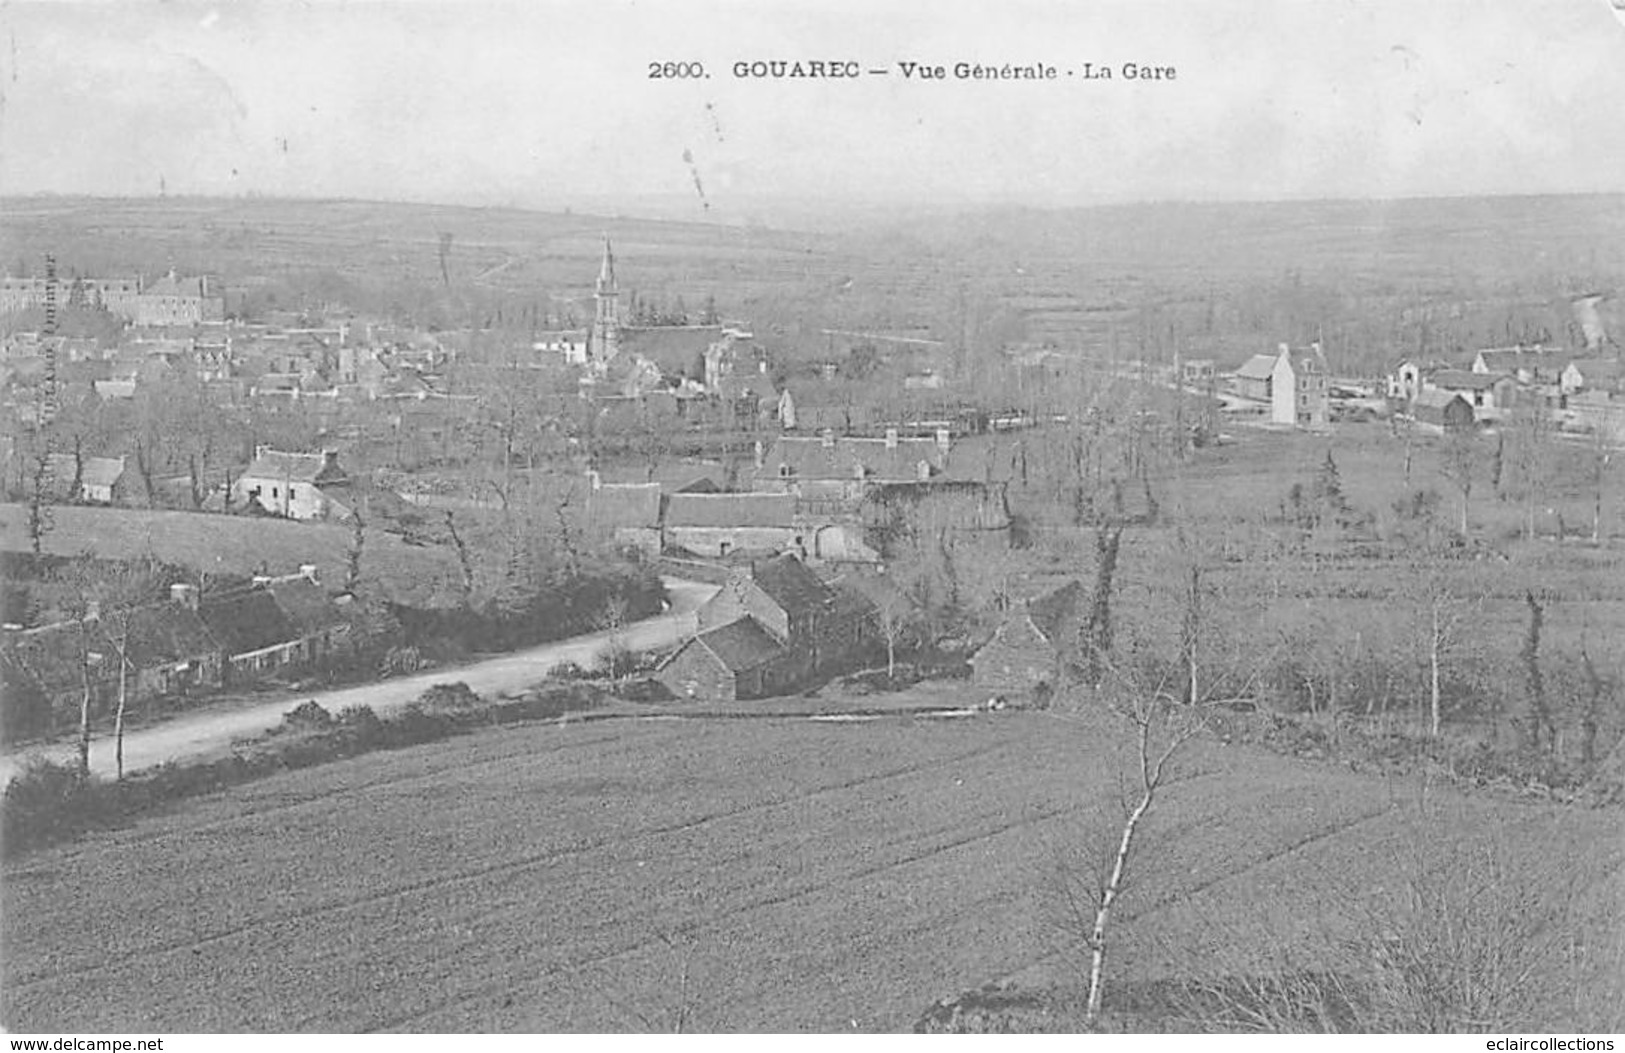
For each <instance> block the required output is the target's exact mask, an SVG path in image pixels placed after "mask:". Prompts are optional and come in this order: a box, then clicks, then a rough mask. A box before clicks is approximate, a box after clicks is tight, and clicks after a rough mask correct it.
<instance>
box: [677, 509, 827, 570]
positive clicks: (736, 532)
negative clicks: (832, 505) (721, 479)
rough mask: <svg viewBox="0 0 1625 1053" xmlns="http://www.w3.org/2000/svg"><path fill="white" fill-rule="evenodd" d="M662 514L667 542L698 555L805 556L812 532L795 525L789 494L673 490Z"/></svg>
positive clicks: (718, 556)
mask: <svg viewBox="0 0 1625 1053" xmlns="http://www.w3.org/2000/svg"><path fill="white" fill-rule="evenodd" d="M665 506H666V507H665V513H664V515H663V517H662V523H663V525H664V536H665V543H666V544H667V545H672V546H676V547H678V548H683V549H686V550H688V551H689V552H692V553H694V554H695V555H699V556H710V557H714V558H722V557H724V556H727V555H729V554H730V553H733V552H763V553H776V552H795V553H797V554H799V555H801V556H803V557H805V556H806V555H807V550H808V547H809V546H808V544H807V541H808V537H807V535H806V532H805V531H803V530H802V529H801V528H800V527H798V526H797V525H796V521H795V513H796V499H795V496H794V495H792V494H786V493H751V494H721V493H716V494H705V493H698V494H696V493H687V494H670V495H668V496H667V497H666V498H665Z"/></svg>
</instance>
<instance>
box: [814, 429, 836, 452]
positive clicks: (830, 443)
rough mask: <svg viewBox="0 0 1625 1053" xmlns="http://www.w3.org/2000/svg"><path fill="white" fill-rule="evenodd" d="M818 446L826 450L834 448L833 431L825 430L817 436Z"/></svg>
mask: <svg viewBox="0 0 1625 1053" xmlns="http://www.w3.org/2000/svg"><path fill="white" fill-rule="evenodd" d="M818 444H819V445H820V446H822V447H823V448H824V449H826V450H833V449H834V448H835V429H834V428H825V429H824V430H823V431H821V432H819V434H818Z"/></svg>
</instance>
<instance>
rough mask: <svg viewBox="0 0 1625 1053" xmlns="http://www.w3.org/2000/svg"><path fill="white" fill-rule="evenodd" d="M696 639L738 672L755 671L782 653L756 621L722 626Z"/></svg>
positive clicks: (751, 619)
mask: <svg viewBox="0 0 1625 1053" xmlns="http://www.w3.org/2000/svg"><path fill="white" fill-rule="evenodd" d="M694 639H695V641H696V642H697V643H699V644H700V645H701V646H703V647H704V648H705V649H706V650H708V651H710V652H711V653H712V654H714V655H716V656H717V658H718V659H719V660H720V661H721V662H722V664H723V665H725V666H727V667H728V669H729V670H730V671H731V672H735V673H742V672H745V671H746V670H748V669H755V668H756V667H757V666H759V665H763V664H765V663H767V662H770V661H772V660H773V659H774V658H777V657H778V656H779V655H780V654H781V653H783V648H782V647H781V646H780V645H779V642H778V641H777V640H775V639H773V637H772V636H770V635H768V632H767V630H766V629H764V628H762V626H761V623H759V622H757V620H756V619H755V618H740V619H738V620H737V621H731V622H729V623H728V624H727V625H719V626H718V627H716V628H715V629H712V630H710V631H709V632H703V633H700V634H699V635H698V636H696V637H695V638H694Z"/></svg>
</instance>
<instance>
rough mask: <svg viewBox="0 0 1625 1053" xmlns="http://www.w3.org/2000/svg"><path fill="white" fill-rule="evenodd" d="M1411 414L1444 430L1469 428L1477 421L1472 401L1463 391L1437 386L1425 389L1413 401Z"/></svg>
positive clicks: (1420, 421)
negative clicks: (1464, 395)
mask: <svg viewBox="0 0 1625 1053" xmlns="http://www.w3.org/2000/svg"><path fill="white" fill-rule="evenodd" d="M1411 415H1412V416H1413V417H1415V418H1416V420H1417V421H1418V422H1419V423H1422V424H1428V425H1432V426H1433V427H1436V428H1440V429H1443V430H1444V431H1457V430H1463V429H1469V428H1472V427H1473V425H1474V423H1475V422H1476V421H1477V415H1476V414H1475V413H1474V412H1473V405H1472V403H1471V402H1468V401H1467V399H1466V398H1464V397H1463V396H1462V394H1461V392H1459V391H1440V390H1439V389H1437V388H1433V389H1428V390H1424V391H1422V392H1420V393H1419V394H1418V395H1417V396H1416V398H1415V399H1413V400H1412V401H1411Z"/></svg>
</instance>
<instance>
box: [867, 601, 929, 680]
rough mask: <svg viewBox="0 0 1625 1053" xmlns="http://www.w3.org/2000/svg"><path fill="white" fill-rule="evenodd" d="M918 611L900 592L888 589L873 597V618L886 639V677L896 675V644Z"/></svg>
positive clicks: (912, 623)
mask: <svg viewBox="0 0 1625 1053" xmlns="http://www.w3.org/2000/svg"><path fill="white" fill-rule="evenodd" d="M918 616H919V612H918V611H916V610H915V609H914V605H913V604H912V603H910V602H909V600H908V597H907V596H905V595H903V594H902V593H901V592H897V591H895V590H888V591H887V592H886V594H885V595H883V596H879V597H877V598H876V599H875V618H876V622H877V624H878V626H879V628H880V635H881V637H882V638H884V639H885V641H886V679H887V680H892V679H894V678H895V677H896V676H897V644H898V641H900V640H902V639H903V638H904V637H905V636H906V635H907V634H908V633H909V632H910V631H911V630H912V629H913V628H914V624H915V621H916V619H917V618H918Z"/></svg>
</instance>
